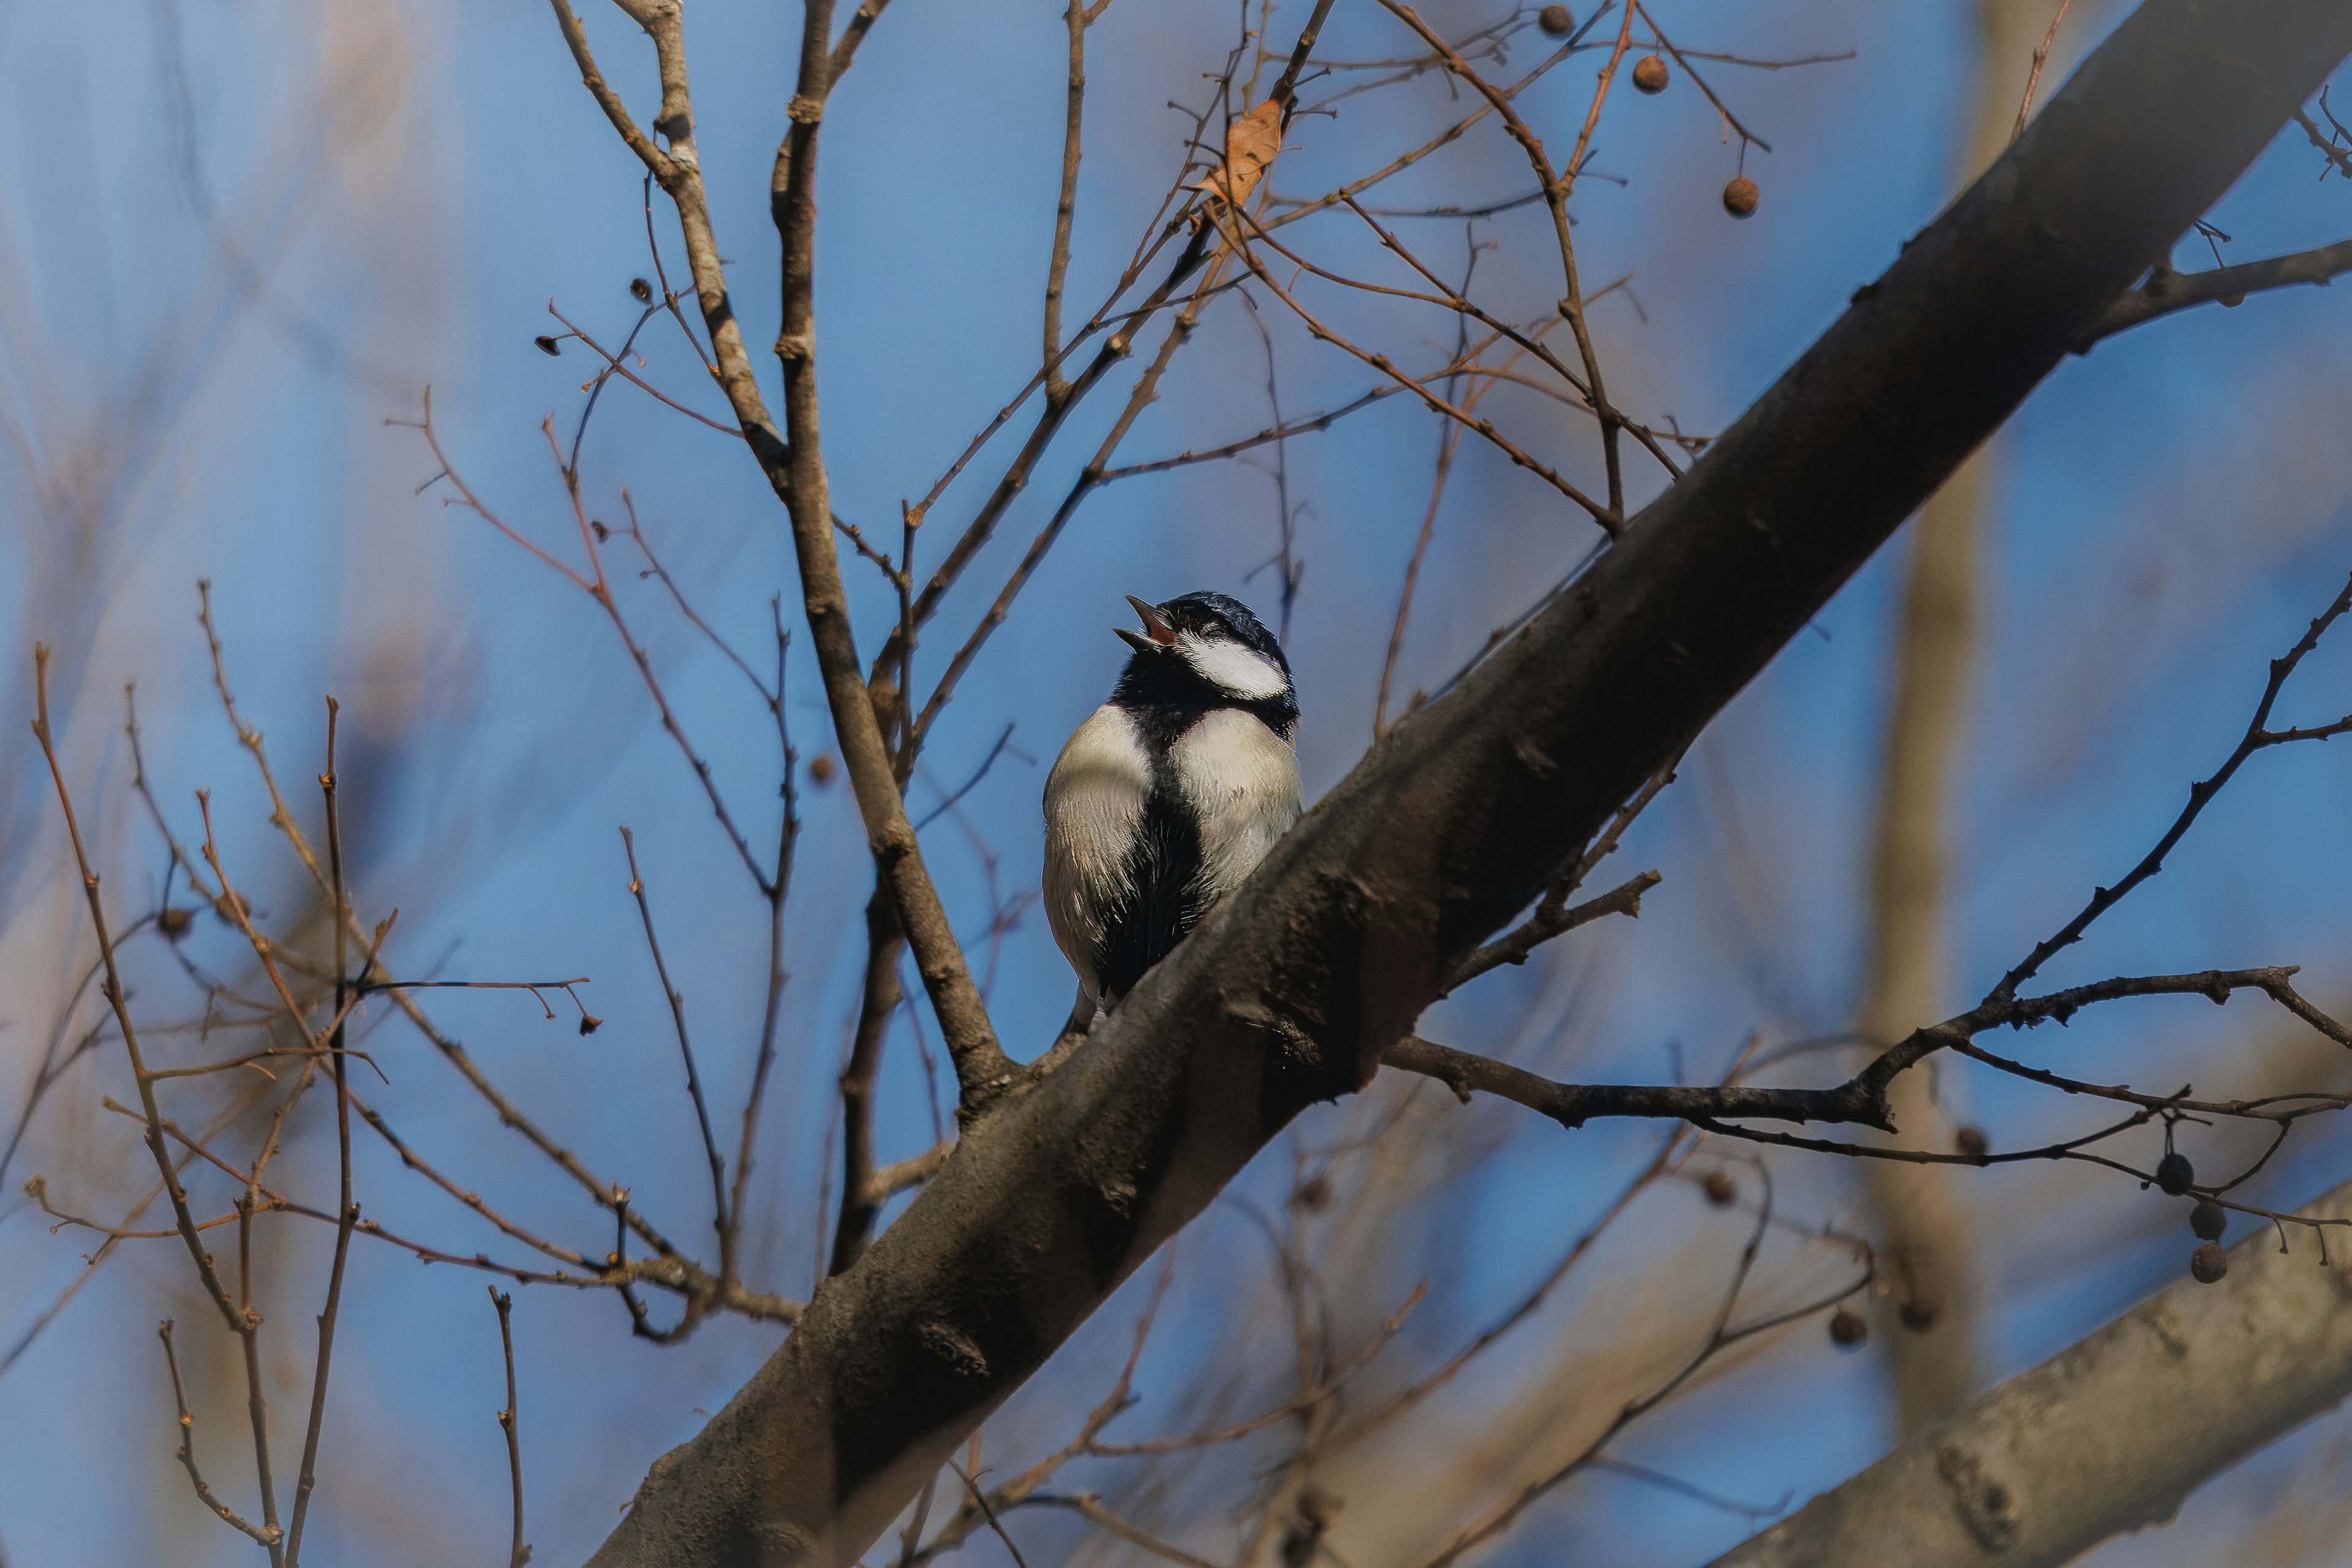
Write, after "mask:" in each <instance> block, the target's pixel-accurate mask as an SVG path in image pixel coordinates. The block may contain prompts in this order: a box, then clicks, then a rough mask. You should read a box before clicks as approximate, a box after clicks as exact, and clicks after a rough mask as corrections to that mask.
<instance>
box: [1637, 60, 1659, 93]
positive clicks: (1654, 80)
mask: <svg viewBox="0 0 2352 1568" xmlns="http://www.w3.org/2000/svg"><path fill="white" fill-rule="evenodd" d="M1633 90H1634V91H1636V92H1644V93H1648V94H1649V95H1650V96H1651V97H1653V98H1655V97H1656V96H1657V95H1658V94H1660V93H1662V92H1664V91H1665V90H1666V60H1665V57H1664V55H1643V57H1642V58H1640V59H1638V60H1635V61H1634V62H1633Z"/></svg>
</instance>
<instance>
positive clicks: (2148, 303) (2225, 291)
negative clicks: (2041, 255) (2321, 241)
mask: <svg viewBox="0 0 2352 1568" xmlns="http://www.w3.org/2000/svg"><path fill="white" fill-rule="evenodd" d="M2346 272H2352V239H2339V240H2337V241H2336V243H2335V244H2334V245H2323V246H2319V247H2315V248H2314V249H2311V250H2298V251H2295V252H2294V253H2293V254H2292V255H2288V256H2273V257H2270V258H2266V259H2264V260H2261V261H2242V262H2240V263H2238V264H2237V265H2236V266H2234V267H2215V268H2208V269H2207V270H2205V271H2203V272H2175V271H2173V270H2172V269H2171V268H2168V267H2159V268H2156V269H2155V270H2154V271H2152V272H2150V273H2149V274H2148V278H2147V282H2145V283H2143V284H2141V285H2140V286H2139V287H2138V288H2137V289H2133V290H2132V291H2131V292H2130V293H2128V294H2126V295H2125V296H2124V297H2123V298H2122V299H2120V300H2116V302H2115V303H2114V304H2113V305H2110V306H2109V307H2107V313H2106V314H2105V315H2104V316H2102V317H2101V318H2099V322H2098V325H2096V326H2095V327H2094V328H2092V329H2091V331H2090V334H2089V335H2088V336H2087V337H2085V338H2084V340H2083V344H2082V347H2081V348H2079V349H2077V350H2076V351H2075V352H2076V353H2088V352H2089V350H2090V347H2091V345H2092V344H2093V343H2095V342H2100V341H2101V340H2102V339H2105V338H2110V337H2113V336H2114V335H2115V334H2116V333H2117V332H2120V331H2127V330H2129V329H2130V328H2133V327H2137V326H2138V325H2140V324H2141V323H2142V322H2145V321H2155V320H2156V319H2157V318H2158V317H2159V316H2169V315H2171V314H2172V313H2173V312H2174V311H2176V310H2188V309H2189V307H2190V306H2192V305H2203V304H2208V303H2210V302H2213V301H2216V300H2218V301H2220V302H2221V304H2222V305H2224V306H2231V305H2236V304H2238V303H2239V302H2241V301H2242V300H2244V299H2245V297H2246V296H2247V295H2249V294H2259V293H2262V292H2263V291H2264V290H2266V289H2286V288H2292V287H2293V286H2294V285H2295V284H2298V283H2315V284H2317V285H2318V286H2319V287H2321V288H2323V289H2325V288H2326V287H2327V286H2328V284H2330V283H2332V282H2333V281H2335V279H2336V278H2338V277H2339V276H2341V275H2342V274H2344V273H2346Z"/></svg>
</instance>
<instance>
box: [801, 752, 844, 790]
mask: <svg viewBox="0 0 2352 1568" xmlns="http://www.w3.org/2000/svg"><path fill="white" fill-rule="evenodd" d="M840 766H841V764H840V763H836V762H835V761H834V760H833V753H832V752H818V753H817V754H816V755H815V756H814V757H811V758H810V759H809V782H810V783H812V784H816V785H817V786H818V787H820V788H822V787H824V785H826V784H831V783H832V782H833V775H834V773H835V771H837V770H838V769H839V768H840Z"/></svg>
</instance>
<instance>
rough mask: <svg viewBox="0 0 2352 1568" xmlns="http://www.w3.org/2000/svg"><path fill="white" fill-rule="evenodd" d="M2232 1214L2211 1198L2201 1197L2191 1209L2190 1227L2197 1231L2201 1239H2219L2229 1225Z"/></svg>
mask: <svg viewBox="0 0 2352 1568" xmlns="http://www.w3.org/2000/svg"><path fill="white" fill-rule="evenodd" d="M2229 1224H2230V1214H2229V1211H2228V1210H2227V1209H2224V1208H2223V1207H2222V1206H2221V1205H2220V1204H2217V1203H2215V1202H2214V1201H2213V1200H2212V1199H2211V1198H2200V1199H2199V1200H2198V1204H2197V1206H2196V1207H2195V1208H2193V1209H2190V1210H2189V1229H2191V1230H2193V1231H2195V1232H2196V1233H2197V1238H2198V1239H2199V1240H2200V1241H2219V1240H2221V1232H2222V1231H2224V1230H2225V1229H2227V1228H2228V1227H2229Z"/></svg>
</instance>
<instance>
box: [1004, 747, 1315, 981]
mask: <svg viewBox="0 0 2352 1568" xmlns="http://www.w3.org/2000/svg"><path fill="white" fill-rule="evenodd" d="M1259 728H1260V729H1264V728H1265V726H1263V725H1260V726H1259ZM1150 791H1151V762H1150V757H1149V756H1148V755H1147V754H1146V753H1145V752H1144V749H1143V741H1142V738H1141V736H1139V734H1138V733H1137V732H1136V728H1135V721H1133V720H1132V719H1129V717H1128V716H1127V714H1126V713H1124V712H1123V711H1121V710H1118V709H1117V708H1114V707H1112V706H1110V705H1109V704H1108V703H1105V704H1104V705H1103V706H1102V707H1100V708H1097V709H1096V710H1094V713H1093V716H1092V717H1090V718H1088V719H1087V721H1086V722H1085V723H1083V724H1081V725H1079V726H1078V727H1077V730H1076V732H1075V733H1073V734H1072V735H1071V736H1070V739H1069V741H1068V742H1067V743H1066V744H1065V745H1064V746H1063V747H1062V754H1061V755H1060V756H1059V757H1058V758H1056V759H1055V763H1054V771H1053V772H1052V773H1049V774H1047V775H1046V778H1045V889H1044V891H1045V920H1046V923H1047V924H1049V925H1051V926H1052V927H1053V928H1054V940H1055V942H1057V943H1059V944H1060V946H1061V949H1062V953H1063V956H1065V957H1066V958H1067V959H1068V960H1069V961H1070V966H1071V967H1072V968H1074V969H1076V971H1077V972H1078V978H1079V980H1080V981H1081V982H1083V983H1084V984H1085V985H1086V986H1087V990H1088V991H1089V992H1095V991H1097V989H1098V985H1097V975H1096V973H1095V958H1094V955H1095V953H1096V952H1097V950H1098V948H1099V947H1100V945H1101V942H1102V940H1103V933H1104V927H1105V924H1106V922H1107V921H1108V918H1109V917H1110V915H1111V914H1112V913H1113V912H1115V911H1116V910H1119V909H1120V908H1122V907H1124V905H1125V904H1126V903H1127V901H1128V900H1129V899H1130V898H1131V897H1132V896H1133V895H1134V891H1135V889H1133V888H1132V887H1130V886H1129V877H1128V850H1129V846H1130V845H1131V844H1132V843H1133V842H1134V840H1135V835H1136V829H1137V826H1138V825H1139V823H1140V822H1141V821H1142V819H1143V805H1144V800H1145V797H1146V796H1147V795H1150ZM1293 794H1294V796H1295V795H1296V789H1295V786H1294V790H1293ZM1293 815H1296V812H1295V810H1294V813H1293ZM1261 853H1262V852H1261Z"/></svg>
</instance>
